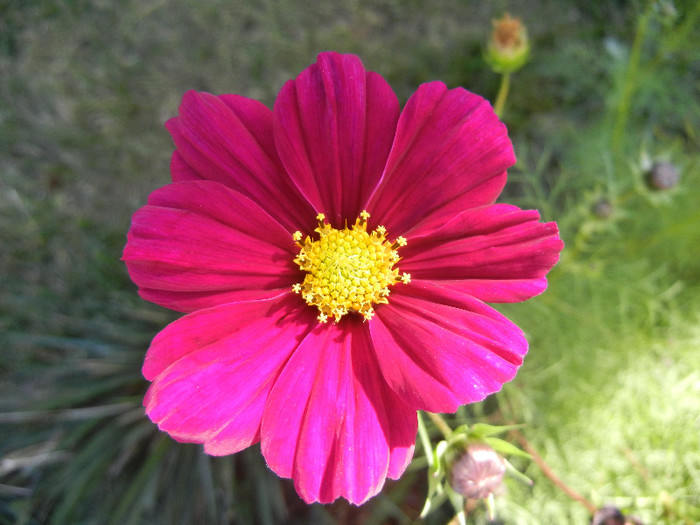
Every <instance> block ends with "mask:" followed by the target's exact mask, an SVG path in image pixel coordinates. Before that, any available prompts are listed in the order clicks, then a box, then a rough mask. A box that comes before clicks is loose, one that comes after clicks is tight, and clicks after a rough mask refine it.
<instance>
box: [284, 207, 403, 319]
mask: <svg viewBox="0 0 700 525" xmlns="http://www.w3.org/2000/svg"><path fill="white" fill-rule="evenodd" d="M369 216H370V215H369V213H367V211H363V212H362V213H360V216H359V217H358V218H357V219H356V220H355V224H353V225H352V226H351V227H348V226H347V224H346V226H345V228H344V229H342V230H338V229H336V228H333V227H332V226H331V225H330V224H328V223H327V222H326V217H325V215H323V214H322V213H319V214H318V215H317V217H316V219H317V220H318V227H317V228H316V229H315V230H314V231H315V232H317V233H318V236H319V238H318V239H312V238H311V237H309V236H307V237H306V238H305V239H304V241H303V242H302V237H303V235H302V234H301V232H294V235H293V236H292V238H293V239H294V241H295V242H296V244H297V246H299V248H300V250H299V253H298V255H297V257H296V258H295V259H294V262H295V263H296V264H297V265H298V266H299V268H301V269H302V270H304V271H305V272H306V276H305V277H304V281H303V282H302V283H296V284H295V285H294V286H292V290H293V291H294V292H296V293H298V294H301V296H302V297H303V298H304V300H305V301H306V302H307V303H308V304H309V305H312V306H316V307H317V308H318V310H319V315H318V320H319V321H320V322H321V323H325V322H327V321H328V318H330V317H333V318H334V319H335V322H338V321H340V319H341V318H342V317H343V315H345V314H347V313H349V312H357V313H359V314H361V315H362V316H363V317H364V318H365V320H366V321H368V320H370V319H371V318H372V316H373V315H374V306H373V305H375V304H382V303H387V302H388V300H387V297H388V296H389V287H390V286H392V285H394V284H396V283H397V282H402V283H406V284H407V283H409V282H410V281H411V276H410V275H409V274H407V273H403V274H399V269H398V268H394V265H395V264H396V263H397V262H398V261H399V260H400V259H401V257H400V256H399V254H398V249H399V248H401V247H403V246H405V245H406V239H405V238H403V237H397V238H396V239H395V240H394V242H393V243H392V242H389V241H388V240H387V238H386V228H384V227H383V226H378V227H377V228H375V229H374V230H373V231H371V232H368V231H367V219H369Z"/></svg>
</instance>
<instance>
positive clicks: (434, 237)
mask: <svg viewBox="0 0 700 525" xmlns="http://www.w3.org/2000/svg"><path fill="white" fill-rule="evenodd" d="M539 219H540V215H539V213H538V212H537V211H536V210H527V211H526V210H521V209H520V208H517V207H516V206H510V205H508V204H496V205H492V206H484V207H481V208H473V209H470V210H466V211H463V212H462V213H460V214H458V215H456V216H455V217H454V218H452V219H451V220H450V221H448V222H446V223H444V222H442V221H436V220H434V221H430V222H426V223H424V226H423V227H421V230H420V231H421V232H422V233H421V234H420V235H417V236H414V237H411V238H410V239H409V242H408V245H407V246H406V247H405V248H402V249H401V255H402V257H403V259H402V261H401V264H400V267H401V271H402V272H408V273H410V274H411V277H412V278H414V279H415V278H417V279H426V280H431V281H439V282H441V283H442V284H448V283H449V285H450V286H454V287H457V288H459V289H460V290H461V291H463V292H465V293H467V294H469V295H473V296H474V297H476V298H477V299H481V300H482V301H489V302H514V301H523V300H525V299H529V298H530V297H532V296H533V295H537V294H538V293H541V292H542V291H544V289H545V288H546V286H547V280H546V278H545V275H546V274H547V272H549V270H550V269H551V268H552V267H553V266H554V264H556V262H557V261H558V260H559V252H560V251H561V249H562V247H563V243H562V241H561V239H560V238H559V235H558V230H557V225H556V224H555V223H554V222H548V223H541V222H539ZM433 228H434V229H433Z"/></svg>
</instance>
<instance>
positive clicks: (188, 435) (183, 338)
mask: <svg viewBox="0 0 700 525" xmlns="http://www.w3.org/2000/svg"><path fill="white" fill-rule="evenodd" d="M315 324H316V321H315V320H314V319H313V316H312V315H309V313H308V311H305V310H304V309H300V308H299V302H298V298H297V297H296V296H293V295H292V294H287V295H285V296H282V297H280V298H277V299H274V300H268V301H251V302H244V303H234V304H227V305H222V306H218V307H215V308H212V309H209V310H200V311H199V312H196V313H193V314H190V315H188V316H185V317H183V318H182V319H179V320H178V321H175V322H174V323H172V324H170V325H169V326H168V327H166V328H165V329H164V330H163V331H162V332H161V333H160V334H158V336H157V337H156V338H155V339H154V341H153V343H152V345H151V347H150V348H149V350H148V354H147V356H146V362H145V364H144V369H143V371H144V375H145V376H146V378H147V379H149V380H152V381H153V384H152V385H151V387H150V388H149V390H148V393H147V394H146V398H145V400H144V405H145V406H146V413H147V414H148V416H149V417H150V418H151V419H152V420H153V421H154V422H155V423H157V424H158V427H159V428H160V429H161V430H163V431H165V432H168V433H169V434H170V435H171V436H172V437H173V438H174V439H176V440H178V441H185V442H194V443H204V445H205V451H206V452H208V453H209V454H215V455H223V454H231V453H233V452H237V451H239V450H241V449H243V448H245V447H247V446H249V445H251V444H253V443H255V442H256V441H258V439H259V429H260V421H261V418H262V413H263V409H264V406H265V402H266V400H267V396H268V393H269V391H270V389H271V388H272V385H273V384H274V381H275V378H276V377H277V375H278V373H279V370H280V369H281V368H282V367H283V366H284V364H285V363H286V361H287V359H288V358H289V356H290V354H291V353H292V352H293V351H294V349H295V348H296V346H297V345H298V344H299V341H301V340H302V339H303V337H304V335H305V334H306V333H307V332H308V331H309V330H310V329H311V327H312V326H314V325H315Z"/></svg>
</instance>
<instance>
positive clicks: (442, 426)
mask: <svg viewBox="0 0 700 525" xmlns="http://www.w3.org/2000/svg"><path fill="white" fill-rule="evenodd" d="M426 414H428V417H429V418H430V419H431V420H432V422H433V423H434V424H435V426H436V427H438V429H439V430H440V432H442V435H443V436H445V439H447V438H448V437H450V434H452V429H451V428H450V425H448V424H447V423H445V420H444V419H442V416H440V414H434V413H433V412H426Z"/></svg>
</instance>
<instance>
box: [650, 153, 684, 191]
mask: <svg viewBox="0 0 700 525" xmlns="http://www.w3.org/2000/svg"><path fill="white" fill-rule="evenodd" d="M679 179H680V176H679V174H678V168H677V167H676V165H675V164H673V163H672V162H668V161H667V160H658V161H656V162H654V164H652V166H651V169H650V170H649V171H648V172H647V183H648V184H649V187H650V188H651V189H652V190H668V189H670V188H673V187H674V186H675V185H676V184H678V181H679Z"/></svg>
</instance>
